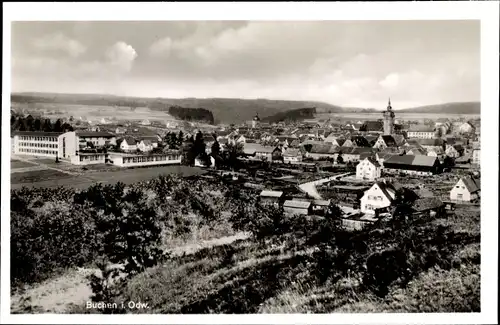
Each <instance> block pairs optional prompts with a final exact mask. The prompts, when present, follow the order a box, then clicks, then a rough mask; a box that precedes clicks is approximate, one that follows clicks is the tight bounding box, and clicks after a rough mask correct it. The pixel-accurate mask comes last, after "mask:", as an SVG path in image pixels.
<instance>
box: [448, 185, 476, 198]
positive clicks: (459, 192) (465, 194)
mask: <svg viewBox="0 0 500 325" xmlns="http://www.w3.org/2000/svg"><path fill="white" fill-rule="evenodd" d="M477 198H478V195H477V193H470V192H469V190H468V189H467V187H466V186H465V184H464V182H463V180H462V179H460V180H459V181H458V182H457V184H455V186H453V188H452V189H451V191H450V200H452V201H458V202H460V201H464V202H470V201H473V200H475V199H477Z"/></svg>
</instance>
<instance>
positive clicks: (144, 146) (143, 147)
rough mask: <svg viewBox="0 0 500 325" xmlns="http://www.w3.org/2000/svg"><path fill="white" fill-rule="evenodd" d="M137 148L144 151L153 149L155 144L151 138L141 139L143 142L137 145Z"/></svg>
mask: <svg viewBox="0 0 500 325" xmlns="http://www.w3.org/2000/svg"><path fill="white" fill-rule="evenodd" d="M137 149H139V150H140V151H142V152H149V151H153V144H152V143H151V141H150V140H141V142H139V144H138V145H137Z"/></svg>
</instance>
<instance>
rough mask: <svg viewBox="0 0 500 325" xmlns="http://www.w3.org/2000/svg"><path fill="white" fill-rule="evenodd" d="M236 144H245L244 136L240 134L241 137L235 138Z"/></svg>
mask: <svg viewBox="0 0 500 325" xmlns="http://www.w3.org/2000/svg"><path fill="white" fill-rule="evenodd" d="M236 142H237V143H246V142H247V138H246V137H245V135H243V134H242V135H240V136H237V137H236Z"/></svg>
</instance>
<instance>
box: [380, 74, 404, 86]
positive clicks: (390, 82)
mask: <svg viewBox="0 0 500 325" xmlns="http://www.w3.org/2000/svg"><path fill="white" fill-rule="evenodd" d="M379 84H380V85H381V86H382V87H384V88H387V89H394V88H396V87H397V86H398V85H399V75H398V74H397V73H391V74H389V75H387V77H385V78H384V80H381V81H380V82H379Z"/></svg>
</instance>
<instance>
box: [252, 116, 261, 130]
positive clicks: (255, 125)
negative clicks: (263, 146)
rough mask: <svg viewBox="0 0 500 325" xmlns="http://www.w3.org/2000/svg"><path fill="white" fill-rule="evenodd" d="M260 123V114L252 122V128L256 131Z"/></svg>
mask: <svg viewBox="0 0 500 325" xmlns="http://www.w3.org/2000/svg"><path fill="white" fill-rule="evenodd" d="M259 122H260V118H259V114H256V115H255V116H254V118H253V120H252V128H253V129H255V128H256V127H257V126H258V125H259Z"/></svg>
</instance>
